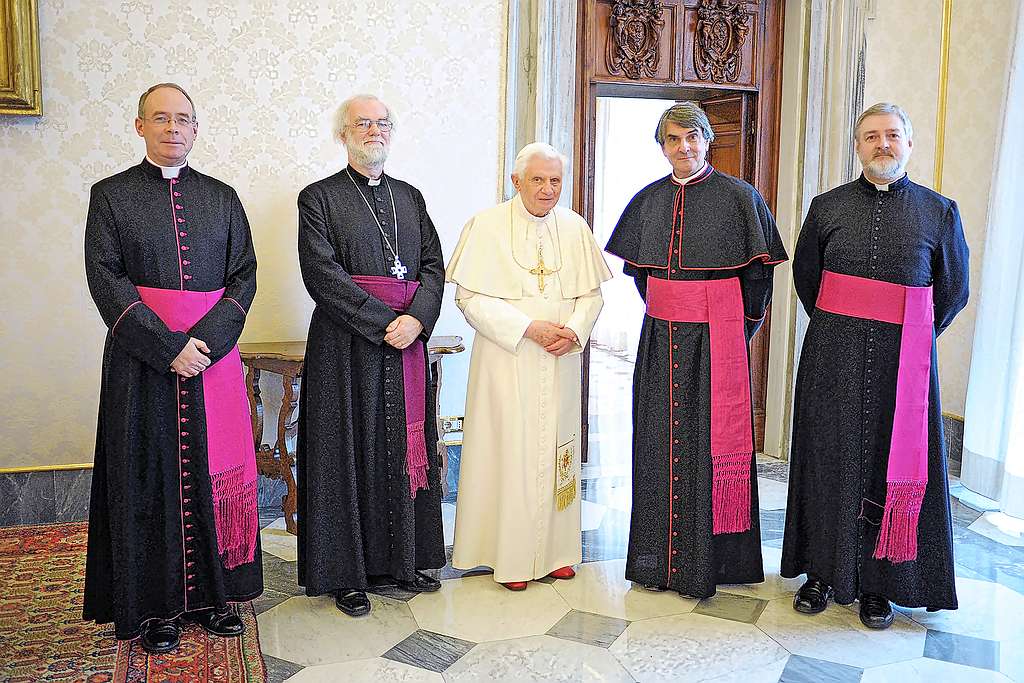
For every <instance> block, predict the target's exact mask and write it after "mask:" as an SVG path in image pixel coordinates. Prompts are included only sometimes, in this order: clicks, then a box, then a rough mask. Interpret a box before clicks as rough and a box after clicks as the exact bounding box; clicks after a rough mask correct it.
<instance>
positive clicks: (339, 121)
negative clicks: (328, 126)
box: [331, 93, 395, 140]
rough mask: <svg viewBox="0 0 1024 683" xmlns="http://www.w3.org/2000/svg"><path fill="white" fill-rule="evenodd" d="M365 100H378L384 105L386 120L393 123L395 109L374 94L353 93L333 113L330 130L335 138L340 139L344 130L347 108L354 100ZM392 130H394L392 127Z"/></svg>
mask: <svg viewBox="0 0 1024 683" xmlns="http://www.w3.org/2000/svg"><path fill="white" fill-rule="evenodd" d="M365 100H371V101H374V102H380V103H381V104H383V105H384V108H385V109H387V111H388V120H389V121H391V125H392V126H394V125H395V111H394V110H393V109H392V108H391V107H389V106H388V105H387V103H385V102H384V100H382V99H380V98H379V97H377V96H376V95H369V94H366V93H363V94H360V95H353V96H352V97H350V98H348V99H347V100H345V101H344V102H342V103H341V105H339V106H338V110H337V111H336V112H335V113H334V128H333V130H332V131H331V132H332V133H333V134H334V137H335V139H339V140H340V139H341V137H342V134H343V133H344V132H345V126H347V125H349V124H348V110H349V109H351V108H352V105H353V104H355V103H356V102H363V101H365ZM392 130H394V129H393V128H392Z"/></svg>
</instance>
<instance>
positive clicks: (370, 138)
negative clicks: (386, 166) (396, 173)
mask: <svg viewBox="0 0 1024 683" xmlns="http://www.w3.org/2000/svg"><path fill="white" fill-rule="evenodd" d="M386 118H388V108H387V107H386V106H385V105H384V103H383V102H381V101H380V100H369V99H367V100H356V101H355V102H353V103H352V105H351V106H350V107H349V109H348V121H346V126H345V130H344V132H343V133H342V135H341V141H342V142H344V143H345V149H346V150H348V155H349V161H354V162H356V163H357V164H360V165H362V166H376V165H379V164H383V163H384V161H386V160H387V158H388V149H389V148H390V147H391V131H383V130H381V129H380V127H378V126H377V123H376V122H377V121H380V120H382V119H386ZM366 121H369V122H370V126H369V128H367V129H365V130H363V129H362V128H360V127H359V124H360V122H366Z"/></svg>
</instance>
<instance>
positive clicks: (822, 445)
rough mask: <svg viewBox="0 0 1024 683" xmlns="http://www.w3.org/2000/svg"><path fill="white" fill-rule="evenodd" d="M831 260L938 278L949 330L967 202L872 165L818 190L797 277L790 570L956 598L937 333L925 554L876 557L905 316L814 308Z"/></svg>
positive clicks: (839, 594) (785, 567) (838, 585)
mask: <svg viewBox="0 0 1024 683" xmlns="http://www.w3.org/2000/svg"><path fill="white" fill-rule="evenodd" d="M822 270H829V271H832V272H836V273H842V274H845V275H855V276H858V277H863V278H870V279H872V280H884V281H886V282H893V283H896V284H900V285H907V286H913V287H923V286H927V285H931V286H932V288H933V293H932V294H933V301H934V306H935V336H938V334H940V333H941V332H942V331H943V330H944V329H945V328H946V327H947V326H948V325H949V324H950V323H951V322H953V318H954V317H955V316H956V314H957V313H958V312H959V311H960V309H962V308H963V307H964V306H965V305H966V304H967V295H968V275H969V263H968V251H967V243H966V242H965V240H964V233H963V226H962V225H961V224H960V213H959V211H958V210H957V207H956V203H955V202H953V201H952V200H949V199H947V198H945V197H943V196H941V195H939V194H937V193H935V192H933V191H932V190H929V189H928V188H925V187H922V186H920V185H917V184H916V183H912V182H910V179H909V178H908V177H907V176H904V177H903V178H902V179H900V180H898V181H896V182H894V183H892V184H891V185H889V189H888V190H887V191H881V190H878V189H876V188H875V186H874V185H872V184H871V183H869V182H868V181H867V180H865V179H864V177H863V176H861V177H860V178H859V179H858V180H855V181H853V182H851V183H847V184H845V185H841V186H839V187H837V188H835V189H834V190H831V191H830V192H826V193H825V194H823V195H820V196H818V197H815V198H814V201H812V202H811V207H810V210H809V211H808V213H807V219H806V220H805V221H804V225H803V229H802V230H801V232H800V238H799V240H798V241H797V246H796V255H795V257H794V259H793V277H794V279H795V281H796V291H797V295H798V296H799V297H800V302H801V303H802V304H803V307H804V309H805V310H806V311H807V313H808V314H809V315H810V316H811V320H810V325H809V326H808V328H807V335H806V336H805V337H804V343H803V349H802V351H801V354H800V366H799V368H798V370H797V380H796V396H795V407H794V414H793V446H792V452H791V458H792V464H791V465H790V475H789V476H790V479H789V503H788V505H787V511H786V534H785V540H784V545H783V550H782V575H783V576H787V577H793V576H798V575H800V574H803V573H806V572H810V573H812V574H815V575H817V576H818V577H819V578H821V579H822V580H823V581H825V582H826V583H828V584H830V585H832V586H833V587H834V588H835V591H836V601H837V602H840V603H843V604H846V603H850V602H853V601H854V600H855V599H856V598H857V597H858V595H859V594H860V593H878V594H881V595H884V596H886V597H887V598H889V599H890V600H892V601H893V602H895V603H897V604H899V605H903V606H906V607H936V608H942V609H956V606H957V601H956V587H955V585H954V574H953V541H952V528H951V521H950V512H949V486H948V482H947V479H946V476H947V473H946V461H945V457H944V456H943V449H942V439H943V436H942V413H941V408H940V406H939V381H938V372H937V365H936V356H935V343H934V339H933V341H932V357H931V381H930V389H929V415H928V486H927V488H926V490H925V496H924V503H923V505H922V508H921V517H920V521H919V524H918V534H917V539H918V546H917V559H916V560H914V561H911V562H903V563H899V564H892V563H891V562H889V561H888V560H875V559H873V558H872V553H873V552H874V549H875V541H876V539H877V537H878V530H879V524H880V522H881V519H882V505H883V504H884V502H885V492H886V466H887V464H888V457H889V442H890V439H891V436H892V423H893V412H894V409H895V405H896V372H897V368H898V362H899V353H900V335H901V330H902V326H900V325H895V324H892V323H883V322H876V321H873V320H862V319H858V318H851V317H847V316H842V315H837V314H834V313H827V312H824V311H820V310H817V309H816V308H815V301H816V300H817V297H818V288H819V285H820V282H821V273H822Z"/></svg>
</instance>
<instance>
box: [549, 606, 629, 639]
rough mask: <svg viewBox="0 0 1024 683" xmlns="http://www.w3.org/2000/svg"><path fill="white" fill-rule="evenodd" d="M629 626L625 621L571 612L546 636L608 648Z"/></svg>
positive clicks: (600, 615)
mask: <svg viewBox="0 0 1024 683" xmlns="http://www.w3.org/2000/svg"><path fill="white" fill-rule="evenodd" d="M627 626H629V622H628V621H626V620H625V619H615V618H613V617H606V616H604V615H602V614H591V613H590V612H577V611H576V610H573V611H571V612H569V613H568V614H566V615H565V616H564V617H562V619H561V620H560V621H559V622H558V623H557V624H555V625H554V626H552V627H551V630H550V631H548V633H547V635H549V636H554V637H556V638H562V639H564V640H572V641H575V642H577V643H583V644H584V645H593V646H595V647H608V646H609V645H611V644H612V643H614V642H615V639H616V638H618V637H619V636H620V635H622V632H623V631H625V630H626V627H627Z"/></svg>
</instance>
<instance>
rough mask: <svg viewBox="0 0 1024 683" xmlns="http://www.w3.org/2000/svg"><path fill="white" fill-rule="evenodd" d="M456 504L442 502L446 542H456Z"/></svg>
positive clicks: (442, 518) (442, 520) (442, 519)
mask: <svg viewBox="0 0 1024 683" xmlns="http://www.w3.org/2000/svg"><path fill="white" fill-rule="evenodd" d="M455 509H456V508H455V504H454V503H441V524H442V526H443V527H444V544H445V545H446V546H449V545H452V544H453V543H455Z"/></svg>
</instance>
